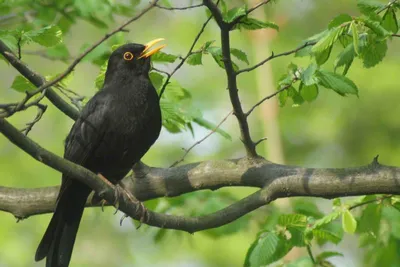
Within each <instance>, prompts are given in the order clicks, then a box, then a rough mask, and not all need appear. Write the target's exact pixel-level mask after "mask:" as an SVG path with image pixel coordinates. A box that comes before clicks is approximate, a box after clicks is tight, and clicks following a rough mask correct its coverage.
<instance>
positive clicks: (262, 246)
mask: <svg viewBox="0 0 400 267" xmlns="http://www.w3.org/2000/svg"><path fill="white" fill-rule="evenodd" d="M290 249H292V246H291V245H290V243H289V242H287V239H286V238H285V237H284V236H283V235H280V234H277V233H275V232H262V233H260V234H259V235H258V237H257V239H256V241H255V242H254V243H253V244H252V245H251V246H250V248H249V250H248V251H247V255H246V260H245V263H244V266H246V267H253V266H254V267H259V266H265V265H268V264H270V263H273V262H275V261H277V260H279V259H281V258H282V257H283V256H285V255H286V254H287V253H288V252H289V251H290Z"/></svg>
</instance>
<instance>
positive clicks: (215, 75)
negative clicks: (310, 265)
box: [0, 0, 400, 267]
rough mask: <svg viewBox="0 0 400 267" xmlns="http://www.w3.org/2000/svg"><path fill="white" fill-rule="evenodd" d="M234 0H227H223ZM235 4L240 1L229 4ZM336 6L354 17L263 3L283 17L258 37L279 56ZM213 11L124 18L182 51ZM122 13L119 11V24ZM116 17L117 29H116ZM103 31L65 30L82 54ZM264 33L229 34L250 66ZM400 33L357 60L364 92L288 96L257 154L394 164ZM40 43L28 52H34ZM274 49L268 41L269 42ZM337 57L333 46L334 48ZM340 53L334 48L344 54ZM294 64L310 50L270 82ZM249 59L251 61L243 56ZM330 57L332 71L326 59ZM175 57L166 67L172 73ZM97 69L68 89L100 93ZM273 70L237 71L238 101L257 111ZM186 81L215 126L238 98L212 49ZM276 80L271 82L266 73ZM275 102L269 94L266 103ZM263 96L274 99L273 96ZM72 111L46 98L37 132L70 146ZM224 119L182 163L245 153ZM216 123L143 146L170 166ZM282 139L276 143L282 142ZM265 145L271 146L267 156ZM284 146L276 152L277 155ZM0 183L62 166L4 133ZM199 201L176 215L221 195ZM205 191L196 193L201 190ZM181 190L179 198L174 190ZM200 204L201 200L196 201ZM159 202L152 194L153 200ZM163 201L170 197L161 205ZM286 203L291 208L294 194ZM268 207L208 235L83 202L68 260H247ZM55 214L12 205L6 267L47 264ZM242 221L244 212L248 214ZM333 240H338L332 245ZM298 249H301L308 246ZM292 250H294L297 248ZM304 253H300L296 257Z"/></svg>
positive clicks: (8, 77)
mask: <svg viewBox="0 0 400 267" xmlns="http://www.w3.org/2000/svg"><path fill="white" fill-rule="evenodd" d="M185 2H186V1H171V3H172V4H173V5H175V6H179V5H186V4H185ZM227 2H229V1H227ZM231 4H232V6H234V5H235V4H237V5H239V4H241V2H240V1H232V2H231ZM339 13H349V14H358V13H357V10H356V6H355V4H354V3H353V1H345V0H340V1H339V0H338V1H328V0H319V1H317V0H315V1H314V0H302V1H295V0H288V1H278V2H277V3H276V4H273V5H268V7H267V8H266V15H267V19H268V20H270V21H275V22H276V23H277V24H278V25H279V26H280V32H279V33H278V34H276V33H274V32H273V31H272V30H271V31H270V30H267V31H266V32H264V33H263V34H262V35H261V36H262V37H265V38H266V39H268V40H270V42H269V43H268V42H265V44H269V47H268V50H270V51H274V52H276V53H279V52H284V51H287V50H291V49H293V48H295V47H296V46H297V45H298V44H299V43H300V42H301V41H302V40H304V39H306V38H307V37H309V36H311V35H313V34H315V33H317V32H319V31H321V30H323V29H324V28H325V27H326V25H327V24H328V22H329V21H330V20H331V19H332V17H333V16H335V15H337V14H339ZM205 18H206V14H205V11H204V8H199V9H194V10H187V11H175V12H171V11H165V10H160V9H154V10H153V11H152V12H151V13H149V14H147V15H146V16H145V17H143V18H142V19H140V20H139V21H137V22H135V23H133V24H132V25H130V26H129V27H128V29H129V30H130V31H129V32H128V33H124V34H125V35H126V38H127V39H128V40H130V41H134V42H139V43H145V42H147V41H149V40H151V39H154V38H158V37H164V38H166V39H167V41H166V43H167V44H168V46H167V48H166V49H165V51H166V52H170V53H174V54H181V55H185V54H186V52H187V50H188V48H189V47H190V45H191V43H192V41H193V38H194V36H195V35H196V34H197V32H198V30H199V28H200V27H201V25H202V23H203V22H204V20H205ZM124 20H125V19H124V18H117V21H116V22H115V23H114V26H116V25H119V24H120V23H121V22H122V21H124ZM114 26H111V28H113V27H114ZM106 32H107V30H104V29H98V28H96V27H94V26H93V25H91V24H90V23H87V22H85V21H78V22H77V23H76V24H75V25H74V26H72V29H71V30H70V32H69V34H68V35H66V36H65V37H64V40H65V43H66V45H67V47H68V48H69V49H70V51H71V54H72V55H78V53H79V51H80V48H81V47H82V45H83V44H85V43H89V44H91V43H93V42H95V41H97V40H98V39H100V38H101V37H102V36H103V35H104V34H105V33H106ZM257 38H258V37H257V33H254V34H248V33H246V32H239V31H235V32H232V46H233V47H235V48H239V49H241V50H243V51H245V52H246V53H247V54H248V56H249V59H250V62H251V63H256V62H258V61H259V60H261V59H262V57H261V56H260V55H259V53H258V50H256V49H254V47H253V43H254V40H257ZM208 40H217V44H218V42H219V34H218V30H217V28H216V25H215V23H214V22H211V23H210V25H209V26H208V27H207V29H206V31H205V34H204V35H203V36H202V38H201V41H200V42H199V44H202V43H204V42H205V41H208ZM399 42H400V41H399V40H393V42H389V50H388V55H387V56H386V57H385V59H384V61H383V62H382V63H381V64H379V65H378V66H376V67H374V68H372V69H364V68H362V65H361V64H360V62H355V64H354V65H353V66H352V68H351V69H350V72H349V74H348V76H349V77H350V78H351V79H352V80H353V81H354V82H355V83H356V84H357V85H358V87H359V91H360V92H359V98H357V97H355V96H349V97H340V96H339V95H337V94H335V93H334V92H333V91H328V90H321V91H320V96H319V97H318V99H317V100H316V101H315V102H312V103H310V104H304V105H302V106H300V107H291V106H290V104H289V105H286V106H285V107H283V108H279V110H278V113H277V115H276V116H277V117H276V118H277V122H278V126H279V129H278V130H279V136H278V137H279V138H278V139H277V140H275V139H274V138H271V137H269V139H268V140H267V141H266V142H264V143H263V144H262V145H260V146H259V147H258V151H259V153H260V154H261V155H262V156H264V157H266V158H267V159H271V158H272V159H274V157H275V156H274V155H273V154H271V153H273V151H271V150H268V147H269V146H271V144H273V145H274V146H275V147H277V149H281V152H282V155H283V157H281V159H280V161H282V162H284V163H286V164H289V165H301V166H306V167H350V166H359V165H364V164H368V163H369V162H371V161H372V159H373V157H374V156H376V155H377V154H379V155H380V161H381V162H382V163H384V164H388V165H399V162H400V153H399V151H400V142H399V141H398V139H399V136H400V122H399V119H398V116H399V115H398V114H400V105H399V99H400V91H399V85H400V84H399V79H398V74H399V73H400V64H399V62H400V49H399ZM37 49H38V47H36V46H35V45H30V46H27V48H26V50H31V51H33V50H37ZM266 49H267V48H266ZM333 53H334V54H335V53H336V54H337V51H336V52H335V51H334V52H333ZM336 54H335V55H336ZM23 60H24V61H25V62H26V63H27V64H28V65H29V66H30V67H32V68H33V69H34V70H35V71H37V72H39V73H41V74H43V75H54V74H57V73H60V72H62V71H63V70H65V68H66V67H67V66H68V64H65V63H62V62H54V61H51V60H47V59H44V58H41V57H38V56H33V55H24V54H23ZM290 62H294V63H296V64H299V65H301V64H303V65H304V66H306V65H307V62H308V59H307V58H294V57H292V56H288V57H281V58H278V59H275V60H273V61H272V62H271V69H272V76H271V77H273V80H274V81H273V84H276V80H278V79H279V77H280V76H281V75H282V74H283V73H284V72H285V70H286V66H287V65H288V64H289V63H290ZM240 66H241V67H245V66H246V65H244V64H240ZM331 66H332V64H331V63H327V64H326V65H325V68H330V67H331ZM173 67H174V64H171V65H165V66H160V68H164V69H166V70H172V69H173ZM98 72H99V68H98V66H94V65H93V64H90V63H88V62H84V63H82V64H79V65H78V67H77V68H76V70H75V72H74V76H73V79H72V81H71V84H70V85H69V88H71V89H73V90H75V91H76V92H77V93H79V94H81V95H85V96H91V95H93V94H94V93H95V91H96V89H95V86H94V80H95V78H96V76H97V75H98ZM268 72H269V69H268V67H266V66H263V67H261V68H259V69H258V71H257V72H250V73H246V74H243V75H241V76H240V78H239V79H240V80H239V88H240V96H241V98H242V104H243V106H244V107H245V109H248V108H250V107H251V106H252V105H253V104H254V103H255V102H257V101H258V99H260V98H261V97H262V96H265V95H267V94H268V93H267V92H268V91H267V88H266V87H268V83H267V84H265V86H264V84H261V85H260V84H259V85H258V86H257V85H256V82H255V81H256V80H257V78H259V77H260V76H263V75H270V73H268ZM0 73H1V79H0V90H2V91H1V97H0V99H1V101H0V102H1V103H7V102H12V101H17V100H19V99H21V97H22V95H21V94H20V93H18V92H16V91H14V90H12V89H10V85H11V83H12V81H13V79H14V76H15V75H16V74H17V71H16V70H14V69H13V68H12V67H11V66H9V65H8V64H7V63H5V62H4V61H0ZM175 78H176V79H177V80H178V81H179V82H180V83H181V85H182V86H183V87H184V88H186V89H188V90H189V91H190V92H191V94H192V97H193V100H194V105H195V106H196V107H198V108H200V109H201V110H202V112H203V114H204V117H205V118H206V119H208V120H210V121H213V122H214V123H218V122H219V121H220V120H221V119H222V118H223V117H224V116H225V115H226V114H227V113H228V112H229V111H230V110H231V105H230V101H229V98H228V93H227V91H226V89H225V88H226V81H225V76H224V70H223V69H221V68H219V67H218V66H217V65H216V64H215V62H213V61H212V59H211V58H206V59H204V60H203V66H196V67H194V66H184V67H183V68H182V69H180V70H179V71H178V73H177V74H176V77H175ZM269 82H271V81H269ZM268 104H270V103H268ZM268 104H267V105H268ZM34 116H35V110H34V109H32V110H29V111H26V112H24V113H20V114H17V115H15V116H13V117H12V119H10V121H11V122H12V123H14V124H15V125H17V126H20V127H22V126H23V124H24V122H25V121H27V120H28V119H29V118H33V117H34ZM266 117H270V115H269V114H265V113H264V112H263V109H257V110H256V112H254V113H253V115H252V116H251V120H250V128H251V133H252V136H253V138H254V140H257V139H258V138H261V137H264V136H265V135H266V131H267V129H266V127H263V126H262V125H270V124H267V123H266ZM72 123H73V122H72V120H71V119H69V118H67V117H66V116H64V115H63V114H62V113H61V112H60V111H58V110H57V109H56V108H54V106H52V105H51V104H49V107H48V110H47V111H46V113H45V116H44V117H43V119H42V120H41V121H40V122H39V123H38V124H37V125H36V126H35V128H34V129H33V131H32V132H31V133H30V137H31V138H32V139H34V140H35V141H36V142H38V143H40V144H41V145H42V146H43V147H45V148H46V149H48V150H51V151H53V152H54V153H57V154H58V155H62V153H63V141H64V138H65V137H66V135H67V133H68V131H69V129H70V127H71V125H72ZM222 128H223V129H224V130H226V131H227V132H229V133H230V135H231V136H232V141H230V140H227V139H224V138H223V137H221V136H220V135H218V134H214V135H212V136H211V137H210V138H209V139H207V141H205V142H204V143H202V144H201V145H199V146H197V147H196V148H195V149H194V150H193V151H192V152H191V153H190V154H189V156H188V157H187V158H186V159H185V162H184V163H188V162H192V161H201V160H206V159H223V158H238V157H241V156H244V149H243V146H242V144H241V142H240V140H239V132H238V127H237V122H236V120H235V118H234V117H232V116H231V117H230V118H229V119H228V120H227V122H226V123H225V124H223V126H222ZM207 132H208V131H207V130H205V129H203V128H199V127H195V135H194V137H193V136H192V135H191V133H190V132H183V133H180V134H171V133H168V132H167V131H166V130H165V129H163V131H162V134H161V136H160V138H159V140H158V141H157V143H156V144H155V145H154V146H153V147H152V149H151V150H150V151H149V153H147V155H146V156H145V158H144V159H143V161H144V162H145V163H146V164H148V165H151V166H161V167H168V166H170V164H172V163H173V162H174V161H176V160H178V159H179V158H180V157H181V156H182V154H183V151H182V147H185V148H188V147H189V146H190V145H191V144H192V143H193V142H195V141H196V140H198V139H200V138H202V137H203V136H204V135H205V134H206V133H207ZM279 139H280V140H279ZM268 153H270V154H269V155H268ZM277 153H280V152H277ZM0 177H1V178H0V181H1V183H0V185H1V186H9V187H24V188H34V187H43V186H50V185H56V184H59V182H60V180H59V178H58V177H60V174H59V173H58V172H57V171H54V170H52V169H50V168H49V167H46V166H45V165H43V164H40V163H38V162H36V161H35V160H33V159H32V158H31V157H29V156H28V155H26V154H25V153H24V152H22V151H21V150H19V149H18V148H17V147H15V146H14V145H12V144H10V143H9V142H8V140H7V139H6V138H4V136H2V135H1V136H0ZM222 191H224V192H231V193H233V195H234V196H235V197H237V198H240V197H243V196H246V195H247V194H249V193H250V192H253V191H254V190H253V189H246V188H235V189H224V190H222ZM190 195H191V196H192V201H187V202H186V203H185V206H183V207H182V208H181V209H180V210H178V211H175V212H177V213H178V214H186V215H190V212H189V211H188V210H189V209H190V208H193V207H190V205H199V204H200V205H201V204H202V203H206V202H207V200H208V198H212V196H213V193H210V194H199V193H193V194H190ZM197 196H198V197H197ZM177 199H179V198H177ZM196 201H197V202H196ZM316 201H317V203H318V204H319V205H320V206H321V207H322V208H323V209H327V210H329V208H330V204H329V203H330V202H328V201H324V200H320V199H317V200H316ZM152 204H154V203H150V206H154V205H152ZM158 204H159V205H161V204H162V203H158ZM279 205H283V206H284V207H285V206H287V203H286V202H284V201H283V202H280V203H279ZM271 209H272V207H266V208H262V209H259V210H258V211H256V212H254V213H253V214H252V215H251V217H250V216H247V219H250V222H248V223H246V224H245V227H244V228H241V229H240V231H239V232H237V233H234V234H229V235H214V234H212V233H211V234H210V232H209V231H208V232H207V231H205V232H200V233H196V234H194V235H189V234H186V233H178V232H176V231H167V233H166V236H165V238H162V239H161V240H160V241H158V239H155V238H156V237H157V236H158V235H157V233H158V234H159V232H158V230H157V229H152V228H149V227H146V226H142V227H141V228H140V229H139V230H136V229H135V225H134V224H133V223H132V222H131V221H129V220H125V222H124V224H123V226H122V227H120V226H119V219H120V217H121V215H122V214H121V213H118V214H117V215H113V212H114V209H113V208H106V209H105V211H104V212H101V210H100V209H87V210H86V211H85V215H84V217H83V220H82V223H81V226H80V231H79V233H78V238H77V242H76V244H75V248H74V253H73V257H72V262H71V266H199V267H200V266H221V267H223V266H242V265H243V261H244V258H245V254H246V251H247V249H248V248H249V246H250V244H251V243H252V241H253V240H254V238H255V236H256V233H257V231H258V229H259V225H260V222H262V221H263V220H265V217H266V216H267V215H268V214H270V212H271ZM50 216H51V215H50V214H48V215H40V216H33V217H31V218H28V219H26V220H23V221H21V222H19V223H16V219H15V218H14V217H13V216H12V215H11V214H8V213H4V212H0V226H1V227H0V248H1V249H0V266H16V267H18V266H43V265H44V263H43V262H39V263H34V262H33V256H34V253H35V250H36V246H37V244H38V242H39V240H40V238H41V237H42V234H43V232H44V230H45V228H46V226H47V224H48V222H49V220H50ZM245 219H246V218H245ZM330 246H331V245H330ZM334 249H335V250H337V251H341V252H342V253H344V255H345V257H344V258H339V259H335V260H332V261H333V262H335V263H336V264H337V265H336V266H349V267H352V266H363V264H362V261H361V258H362V255H363V252H362V250H359V249H358V248H357V241H356V239H355V238H354V237H351V236H348V237H346V238H345V241H344V242H342V243H340V245H339V246H338V247H335V248H334ZM295 253H296V255H300V254H304V253H305V251H304V250H303V249H300V250H299V251H297V252H295ZM289 257H290V255H289ZM296 257H297V256H296Z"/></svg>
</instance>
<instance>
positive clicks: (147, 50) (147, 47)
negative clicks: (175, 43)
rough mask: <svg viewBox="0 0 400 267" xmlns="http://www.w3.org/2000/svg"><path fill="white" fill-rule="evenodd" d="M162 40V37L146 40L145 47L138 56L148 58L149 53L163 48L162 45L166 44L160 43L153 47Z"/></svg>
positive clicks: (151, 53)
mask: <svg viewBox="0 0 400 267" xmlns="http://www.w3.org/2000/svg"><path fill="white" fill-rule="evenodd" d="M161 41H164V38H158V39H155V40H153V41H150V42H148V43H147V44H145V45H144V46H145V49H144V50H143V52H142V53H141V54H140V56H139V58H142V57H144V58H148V57H150V56H151V55H153V54H155V53H157V52H158V51H160V50H161V49H163V48H164V47H166V46H167V45H165V44H164V45H161V46H159V47H156V48H153V47H154V46H155V45H156V44H157V43H159V42H161ZM151 48H153V49H152V50H150V49H151Z"/></svg>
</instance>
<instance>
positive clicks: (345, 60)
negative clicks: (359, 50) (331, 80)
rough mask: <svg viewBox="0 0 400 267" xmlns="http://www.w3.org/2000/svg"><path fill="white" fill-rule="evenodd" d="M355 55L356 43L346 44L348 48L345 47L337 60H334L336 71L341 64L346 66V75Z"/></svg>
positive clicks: (344, 73)
mask: <svg viewBox="0 0 400 267" xmlns="http://www.w3.org/2000/svg"><path fill="white" fill-rule="evenodd" d="M355 56H356V53H355V51H354V44H353V43H351V44H349V45H348V46H346V48H345V49H343V51H342V52H340V54H339V55H338V56H337V58H336V59H335V62H334V67H335V71H336V69H337V68H339V67H341V66H345V70H344V72H343V75H346V73H347V70H348V69H349V67H350V65H351V64H352V63H353V60H354V57H355Z"/></svg>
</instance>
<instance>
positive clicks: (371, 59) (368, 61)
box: [361, 40, 388, 68]
mask: <svg viewBox="0 0 400 267" xmlns="http://www.w3.org/2000/svg"><path fill="white" fill-rule="evenodd" d="M387 49H388V47H387V42H386V40H383V41H377V40H371V41H370V42H368V44H367V46H366V47H364V49H363V50H362V54H361V57H362V59H363V64H364V67H366V68H371V67H374V66H375V65H377V64H378V63H379V62H381V61H382V60H383V58H384V57H385V55H386V51H387Z"/></svg>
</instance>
